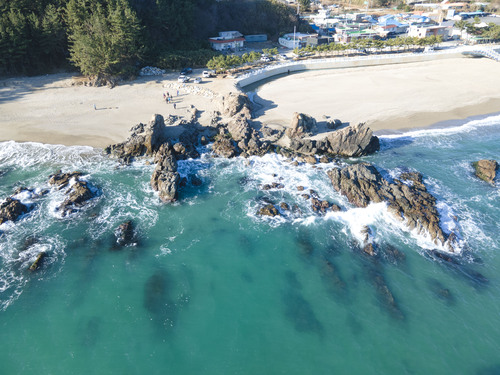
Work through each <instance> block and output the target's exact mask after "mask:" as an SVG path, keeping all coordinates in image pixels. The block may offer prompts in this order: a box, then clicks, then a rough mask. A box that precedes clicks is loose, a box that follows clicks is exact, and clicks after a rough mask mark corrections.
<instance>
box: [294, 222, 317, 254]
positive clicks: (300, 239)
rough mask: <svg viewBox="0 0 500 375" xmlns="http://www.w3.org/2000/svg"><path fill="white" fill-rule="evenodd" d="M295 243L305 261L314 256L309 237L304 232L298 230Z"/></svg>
mask: <svg viewBox="0 0 500 375" xmlns="http://www.w3.org/2000/svg"><path fill="white" fill-rule="evenodd" d="M296 243H297V247H298V249H299V254H300V255H301V257H302V258H304V259H306V260H310V259H311V258H312V256H313V254H314V245H313V242H312V240H311V236H310V235H309V233H307V231H306V230H304V229H300V230H299V232H298V235H297V240H296Z"/></svg>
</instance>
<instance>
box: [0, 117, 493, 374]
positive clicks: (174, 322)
mask: <svg viewBox="0 0 500 375" xmlns="http://www.w3.org/2000/svg"><path fill="white" fill-rule="evenodd" d="M381 145H382V148H381V150H380V152H378V153H377V154H375V155H372V156H370V157H365V158H362V159H358V160H364V161H369V162H372V163H374V164H375V165H376V166H378V167H379V169H381V170H382V171H383V173H384V174H386V175H388V176H396V175H397V173H398V172H399V171H402V170H406V169H409V170H416V171H420V172H421V173H422V174H423V175H424V182H425V183H426V185H427V186H428V189H429V190H430V191H431V192H432V193H433V194H434V195H435V196H436V197H437V199H438V204H439V209H440V212H441V215H442V224H443V225H444V226H445V227H447V228H449V229H454V230H455V231H457V232H458V233H459V236H460V244H461V254H460V255H459V256H457V259H458V260H457V261H456V262H447V261H444V260H441V259H436V258H434V257H432V256H430V255H429V252H428V250H429V249H432V248H433V246H432V244H431V243H430V242H429V241H428V240H427V239H426V238H425V237H423V236H419V235H417V234H415V233H411V232H408V231H407V230H406V229H405V228H404V227H402V226H401V225H400V224H398V223H396V222H395V221H394V220H393V219H392V217H391V216H390V215H389V214H388V213H387V211H386V208H385V206H384V205H383V204H379V205H373V206H370V207H368V208H366V209H356V208H353V207H352V206H350V205H349V204H348V202H347V201H346V200H345V198H343V197H341V196H340V195H339V194H338V193H336V192H335V191H334V190H333V188H332V187H331V184H330V182H329V180H328V177H327V176H326V173H325V172H326V170H328V169H329V168H333V167H335V166H337V164H335V163H332V164H329V165H325V164H318V165H317V166H316V167H313V166H310V165H301V166H298V167H296V166H293V165H291V164H290V163H288V162H286V161H285V160H283V159H282V158H280V157H278V156H276V155H268V156H265V157H263V158H250V159H242V158H236V159H231V160H227V159H220V158H212V157H210V154H209V153H208V152H206V151H207V150H205V153H204V154H203V157H202V158H201V159H199V160H189V161H183V162H180V172H181V174H183V175H184V176H188V175H190V174H196V175H197V176H198V177H199V178H200V179H201V180H202V181H203V184H202V185H201V186H192V185H187V186H186V187H184V188H183V189H182V190H181V192H180V200H179V202H177V203H175V204H170V205H168V204H162V203H160V202H159V200H158V198H157V197H156V195H155V193H154V192H153V191H152V190H151V188H150V185H149V179H150V176H151V173H152V170H153V166H151V165H147V163H146V162H136V163H134V164H133V165H131V166H129V167H122V166H120V165H119V163H118V162H117V161H115V160H111V159H109V158H107V157H106V156H103V155H102V154H101V152H100V150H95V149H92V148H85V147H63V146H49V145H42V144H36V143H15V142H4V143H0V197H2V198H4V197H7V196H9V195H11V194H12V193H13V191H14V190H15V189H16V188H17V187H19V186H26V187H30V188H35V189H37V191H42V190H44V189H49V192H48V193H47V194H45V195H43V196H41V197H39V198H37V197H35V196H33V195H30V194H26V193H25V194H21V195H20V196H19V198H20V199H21V200H22V201H23V202H25V203H31V204H32V211H31V212H30V213H29V214H27V215H25V216H24V217H23V218H22V219H21V220H19V221H18V222H16V223H15V224H12V223H6V224H4V225H2V226H0V231H1V235H0V332H1V340H0V364H1V365H0V374H33V373H35V374H54V375H56V374H65V375H66V374H301V375H302V374H498V373H500V324H499V321H500V277H499V275H500V239H499V238H498V234H499V233H500V230H499V229H500V225H499V223H500V209H499V207H500V190H499V188H498V187H494V186H491V185H489V184H487V183H484V182H481V181H479V180H478V179H476V178H475V177H474V176H473V170H472V167H471V162H472V161H475V160H479V159H483V158H487V159H497V160H500V147H499V145H500V116H496V117H495V116H493V117H489V118H485V119H480V120H474V121H468V122H464V123H463V124H458V125H456V126H455V127H447V128H445V129H430V130H423V131H419V132H412V133H406V134H403V135H397V136H386V137H382V138H381ZM202 151H203V150H202ZM352 161H353V160H348V161H347V162H352ZM59 169H61V170H63V171H64V172H68V171H74V170H79V171H82V172H84V173H85V176H84V179H85V180H86V181H88V182H89V183H91V184H92V185H93V186H94V187H95V188H96V189H98V196H97V197H96V198H95V199H93V200H92V202H91V203H90V205H89V206H87V207H86V208H84V209H82V210H81V211H79V212H78V213H76V214H74V215H71V216H69V217H64V218H62V217H60V216H59V215H58V214H57V213H56V210H55V208H56V207H57V206H58V204H60V203H61V202H62V200H63V199H64V197H63V192H62V191H56V190H54V189H51V188H50V186H49V185H48V183H47V180H48V176H49V175H50V174H52V173H54V172H55V171H57V170H59ZM272 182H279V183H282V184H283V185H284V186H285V187H284V188H283V189H275V190H267V191H263V190H262V189H260V186H261V185H262V184H265V183H272ZM298 185H302V186H304V187H305V188H306V190H309V189H314V190H316V191H317V192H318V194H319V196H320V197H321V198H322V199H328V200H329V201H331V202H335V203H337V204H339V205H340V206H342V207H343V208H344V209H345V211H343V212H341V213H330V214H327V215H326V216H317V215H315V214H314V213H313V212H312V210H311V208H310V207H309V203H308V202H307V201H306V200H304V198H302V197H301V195H300V194H301V193H300V192H299V191H297V186H298ZM268 201H272V202H275V203H280V202H287V203H288V204H289V205H290V206H294V205H297V207H296V209H295V210H294V211H293V213H292V212H290V213H285V214H284V215H283V216H282V217H280V218H278V219H274V218H273V219H270V218H261V217H258V216H257V215H256V214H255V213H256V211H257V209H258V208H259V207H261V206H262V205H263V204H265V202H268ZM129 219H131V220H133V221H134V223H135V224H136V231H137V244H136V245H135V246H127V247H124V248H121V249H116V248H115V247H114V246H113V243H114V235H113V232H114V230H115V228H116V227H117V226H118V225H120V224H121V223H122V222H124V221H126V220H129ZM363 225H369V226H370V227H371V228H372V229H373V230H374V233H375V239H376V242H377V244H378V245H379V248H380V249H387V248H388V246H392V248H396V249H397V250H399V252H400V253H403V254H404V258H401V257H393V256H390V253H388V252H386V253H384V252H383V251H382V250H381V251H380V255H379V256H378V257H377V258H376V259H372V258H369V257H367V256H365V255H363V254H362V252H361V251H360V250H359V237H360V230H361V228H362V226H363ZM32 239H34V240H32ZM30 240H32V241H31V242H30ZM27 242H28V245H29V243H34V244H33V245H31V246H27ZM41 250H44V251H46V252H47V254H48V256H47V258H46V259H45V261H44V262H43V264H42V267H41V269H40V270H38V271H37V272H33V273H30V272H28V271H27V268H28V267H29V265H30V262H32V261H33V260H34V258H35V257H36V254H37V253H38V252H39V251H41ZM387 290H390V291H391V293H392V296H393V297H394V302H393V303H392V301H391V300H390V298H388V297H387V296H388V295H387Z"/></svg>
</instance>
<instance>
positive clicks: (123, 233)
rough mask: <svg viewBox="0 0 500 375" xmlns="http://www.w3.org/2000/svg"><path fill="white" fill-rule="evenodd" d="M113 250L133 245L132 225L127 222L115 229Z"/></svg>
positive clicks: (133, 233) (130, 222)
mask: <svg viewBox="0 0 500 375" xmlns="http://www.w3.org/2000/svg"><path fill="white" fill-rule="evenodd" d="M115 238H116V241H115V248H116V247H122V246H129V245H132V244H134V243H135V232H134V223H133V222H132V220H127V221H125V222H124V223H122V224H120V225H119V226H118V228H116V229H115Z"/></svg>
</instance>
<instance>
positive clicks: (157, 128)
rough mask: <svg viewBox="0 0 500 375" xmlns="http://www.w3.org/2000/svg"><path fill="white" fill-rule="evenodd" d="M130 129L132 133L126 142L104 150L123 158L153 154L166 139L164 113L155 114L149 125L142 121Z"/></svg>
mask: <svg viewBox="0 0 500 375" xmlns="http://www.w3.org/2000/svg"><path fill="white" fill-rule="evenodd" d="M130 131H131V135H130V137H128V139H127V140H126V141H125V142H123V143H118V144H115V145H110V146H108V147H106V148H105V149H104V152H106V153H107V154H111V155H113V156H116V157H119V158H122V159H130V158H131V157H137V156H142V155H153V154H154V153H155V152H156V151H157V150H158V148H159V147H160V145H161V144H162V143H163V142H165V141H166V137H165V121H164V119H163V116H162V115H158V114H155V115H153V117H152V118H151V121H149V122H148V124H147V125H144V124H142V123H140V124H138V125H136V126H134V127H133V128H132V129H130Z"/></svg>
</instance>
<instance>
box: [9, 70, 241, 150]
mask: <svg viewBox="0 0 500 375" xmlns="http://www.w3.org/2000/svg"><path fill="white" fill-rule="evenodd" d="M199 73H201V72H198V74H199ZM177 76H178V74H176V73H171V74H169V75H166V76H163V77H140V78H138V79H136V80H134V81H132V82H129V83H125V84H122V85H119V86H117V87H115V88H113V89H110V88H107V87H85V86H74V85H73V86H72V82H73V79H72V78H71V75H69V74H56V75H47V76H39V77H30V78H16V79H8V80H3V81H0V141H5V140H15V141H19V142H24V141H35V142H42V143H52V144H63V145H89V146H94V147H105V146H107V145H109V144H111V143H118V142H122V141H124V140H125V139H126V138H127V137H128V136H129V130H130V128H131V127H132V126H134V125H135V124H138V123H139V122H142V123H147V122H148V121H149V120H150V119H151V117H152V115H153V114H155V113H159V114H161V115H163V116H164V117H166V116H168V114H175V115H178V116H186V115H187V108H188V107H189V106H190V105H194V106H195V107H196V108H198V109H199V110H201V111H203V112H202V118H204V115H206V116H205V117H207V118H208V112H210V111H212V110H214V109H218V101H217V100H211V99H209V98H207V97H205V96H202V95H193V94H188V93H187V90H183V89H181V90H180V93H179V96H178V97H177V96H176V94H177V92H176V90H172V89H168V88H164V85H165V84H167V83H175V84H176V83H177V82H176V78H177ZM205 81H206V83H202V84H200V85H199V86H198V87H200V88H208V86H210V88H212V89H215V90H216V91H221V92H225V88H226V87H229V88H231V84H232V82H231V81H230V80H227V79H226V80H222V79H217V78H213V79H207V80H205ZM209 81H210V82H209ZM167 91H169V92H170V94H171V95H172V96H173V102H174V103H176V106H177V108H176V109H174V108H173V104H167V103H166V102H165V101H164V100H163V93H164V92H167ZM233 91H234V89H233ZM94 104H95V105H96V108H97V110H94Z"/></svg>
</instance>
